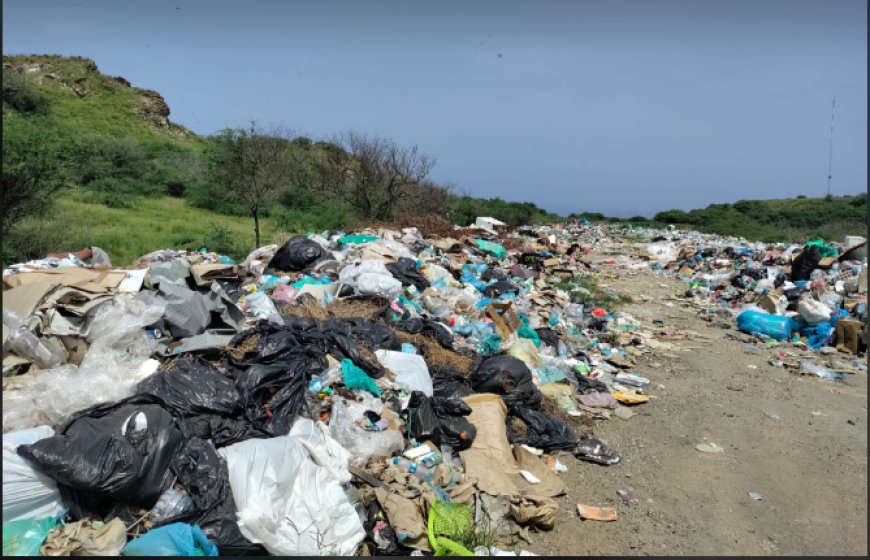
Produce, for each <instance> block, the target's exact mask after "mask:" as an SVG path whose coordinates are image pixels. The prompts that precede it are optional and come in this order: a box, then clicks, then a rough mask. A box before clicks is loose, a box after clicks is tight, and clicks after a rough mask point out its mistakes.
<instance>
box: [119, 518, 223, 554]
mask: <svg viewBox="0 0 870 560" xmlns="http://www.w3.org/2000/svg"><path fill="white" fill-rule="evenodd" d="M122 554H123V555H124V556H217V555H218V549H217V546H215V545H214V543H212V542H211V541H209V540H208V537H206V536H205V533H203V532H202V529H200V528H199V525H188V524H187V523H170V524H169V525H164V526H163V527H158V528H156V529H151V530H150V531H148V532H147V533H145V534H144V535H142V536H141V537H137V538H135V539H133V540H132V541H130V542H128V543H127V546H125V547H124V552H123V553H122Z"/></svg>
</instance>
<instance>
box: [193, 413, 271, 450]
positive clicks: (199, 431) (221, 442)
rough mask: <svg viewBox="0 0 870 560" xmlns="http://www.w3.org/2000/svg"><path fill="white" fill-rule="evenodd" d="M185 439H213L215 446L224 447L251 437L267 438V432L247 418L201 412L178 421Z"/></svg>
mask: <svg viewBox="0 0 870 560" xmlns="http://www.w3.org/2000/svg"><path fill="white" fill-rule="evenodd" d="M178 427H179V428H180V429H181V433H183V434H184V437H185V438H186V439H190V438H192V437H198V438H201V439H210V440H212V441H214V444H215V447H225V446H227V445H232V444H234V443H238V442H240V441H245V440H246V439H252V438H267V437H269V434H267V433H265V432H263V431H262V430H259V429H257V428H256V427H255V426H254V425H253V424H251V423H250V422H249V421H248V420H247V419H239V420H237V419H233V418H224V417H221V416H216V415H214V414H203V415H201V416H191V417H190V418H185V419H184V420H181V421H179V422H178Z"/></svg>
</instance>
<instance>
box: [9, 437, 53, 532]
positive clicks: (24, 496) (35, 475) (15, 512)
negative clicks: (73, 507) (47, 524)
mask: <svg viewBox="0 0 870 560" xmlns="http://www.w3.org/2000/svg"><path fill="white" fill-rule="evenodd" d="M53 435H54V430H52V429H51V428H50V427H49V426H37V427H35V428H29V429H27V430H21V431H18V432H9V433H6V434H3V524H4V525H5V524H6V523H8V522H10V521H21V520H25V519H44V518H46V517H56V516H58V515H60V514H61V513H62V512H63V511H64V510H65V509H66V508H64V507H63V502H62V501H61V498H60V492H58V490H57V484H56V483H55V482H54V480H52V479H51V478H49V477H47V476H45V475H44V474H42V473H40V472H38V471H36V470H34V469H33V467H31V466H30V463H28V462H27V461H26V460H25V459H24V458H23V457H21V456H20V455H18V453H16V449H18V446H19V445H26V444H31V443H36V442H37V441H39V440H41V439H44V438H47V437H51V436H53Z"/></svg>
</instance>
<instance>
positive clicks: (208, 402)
mask: <svg viewBox="0 0 870 560" xmlns="http://www.w3.org/2000/svg"><path fill="white" fill-rule="evenodd" d="M136 392H137V393H138V394H140V395H143V394H144V395H152V396H154V397H156V398H157V399H158V400H159V401H160V402H162V403H163V406H165V407H166V408H167V409H168V410H169V411H171V412H172V413H173V414H175V415H176V416H178V417H187V416H196V415H199V414H218V415H221V416H233V415H235V414H236V413H237V412H239V410H240V409H241V397H240V395H239V392H238V391H237V390H236V387H235V383H234V382H233V380H232V379H229V378H228V377H226V376H225V375H223V374H222V373H221V372H219V371H218V370H217V369H216V368H215V367H214V366H212V365H211V364H210V363H208V362H206V361H205V360H202V359H200V358H193V359H188V358H182V359H179V360H176V361H175V366H174V368H173V369H171V370H162V371H158V372H157V373H155V374H153V375H151V376H149V377H148V378H146V379H144V380H143V381H142V382H141V383H139V387H138V388H137V391H136Z"/></svg>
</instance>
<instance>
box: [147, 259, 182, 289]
mask: <svg viewBox="0 0 870 560" xmlns="http://www.w3.org/2000/svg"><path fill="white" fill-rule="evenodd" d="M189 276H190V263H189V262H188V261H187V259H185V258H178V259H172V260H171V261H152V262H151V263H150V264H149V265H148V272H147V273H146V274H145V280H144V284H145V287H146V288H147V289H149V290H153V289H155V288H156V287H157V286H158V285H160V284H177V285H179V286H185V287H186V286H187V278H188V277H189Z"/></svg>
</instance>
